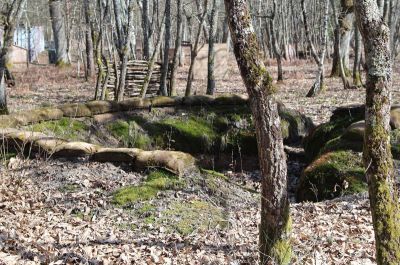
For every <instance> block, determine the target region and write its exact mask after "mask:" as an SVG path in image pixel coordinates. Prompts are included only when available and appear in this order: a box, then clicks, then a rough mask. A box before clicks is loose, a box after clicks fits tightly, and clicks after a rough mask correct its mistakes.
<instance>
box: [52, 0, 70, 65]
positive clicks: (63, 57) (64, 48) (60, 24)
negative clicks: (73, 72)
mask: <svg viewBox="0 0 400 265" xmlns="http://www.w3.org/2000/svg"><path fill="white" fill-rule="evenodd" d="M49 4H50V18H51V24H52V28H53V36H54V43H55V48H56V59H57V61H56V65H57V66H61V67H63V66H66V65H69V64H70V62H69V58H68V40H67V35H66V32H65V19H64V4H63V1H62V0H50V2H49Z"/></svg>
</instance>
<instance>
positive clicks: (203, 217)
mask: <svg viewBox="0 0 400 265" xmlns="http://www.w3.org/2000/svg"><path fill="white" fill-rule="evenodd" d="M162 216H163V217H162V220H161V222H162V223H166V224H168V227H167V229H168V230H171V231H170V232H173V231H176V232H178V233H180V234H182V235H189V234H191V233H193V232H195V231H196V232H204V231H207V230H209V229H215V228H217V227H218V228H225V227H226V225H227V224H228V221H227V217H226V216H225V215H224V211H223V209H221V208H219V207H216V206H214V205H212V204H211V203H209V202H206V201H202V200H192V201H190V202H185V203H182V202H173V203H172V204H170V205H169V207H168V209H167V210H165V211H163V213H162Z"/></svg>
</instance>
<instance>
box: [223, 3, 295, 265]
mask: <svg viewBox="0 0 400 265" xmlns="http://www.w3.org/2000/svg"><path fill="white" fill-rule="evenodd" d="M225 8H226V14H227V17H228V20H229V26H230V30H231V35H232V41H233V44H234V53H235V56H236V60H237V63H238V66H239V69H240V73H241V76H242V78H243V81H244V83H245V86H246V89H247V92H248V94H249V101H250V107H251V110H252V113H253V117H254V121H255V127H256V136H257V143H258V154H259V162H260V169H261V174H262V182H261V225H260V242H259V243H260V245H259V250H260V261H261V264H288V263H289V262H290V256H291V246H290V240H289V231H290V223H291V222H290V214H289V202H288V195H287V182H286V171H287V168H286V155H285V152H284V149H283V141H282V132H281V129H280V118H279V115H278V106H277V103H276V101H275V99H274V96H273V94H274V87H273V84H272V78H271V76H270V74H269V73H268V71H267V69H266V67H265V65H264V63H263V60H262V56H261V51H260V48H259V45H258V42H257V36H256V34H255V32H254V28H253V26H252V23H251V16H250V12H249V9H248V7H247V1H244V0H225Z"/></svg>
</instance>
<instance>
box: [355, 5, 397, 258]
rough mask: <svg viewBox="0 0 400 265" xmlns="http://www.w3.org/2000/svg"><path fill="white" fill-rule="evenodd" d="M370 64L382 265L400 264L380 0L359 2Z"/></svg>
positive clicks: (369, 159)
mask: <svg viewBox="0 0 400 265" xmlns="http://www.w3.org/2000/svg"><path fill="white" fill-rule="evenodd" d="M355 3H356V17H357V24H358V27H359V29H360V32H361V34H362V36H363V40H364V49H365V56H366V61H367V68H368V70H367V71H368V73H367V83H366V90H367V93H366V105H365V126H366V128H365V137H364V165H365V168H366V178H367V181H368V188H369V199H370V205H371V214H372V222H373V225H374V231H375V247H376V262H377V264H378V265H387V264H400V236H399V235H400V207H399V193H398V190H397V188H396V183H395V178H394V171H393V160H392V154H391V149H390V136H389V133H390V125H389V121H390V104H391V93H390V90H391V89H392V59H391V56H390V49H389V41H390V30H389V28H388V27H387V25H386V23H385V22H384V21H383V18H382V15H381V13H380V11H379V8H378V6H377V4H376V0H356V2H355Z"/></svg>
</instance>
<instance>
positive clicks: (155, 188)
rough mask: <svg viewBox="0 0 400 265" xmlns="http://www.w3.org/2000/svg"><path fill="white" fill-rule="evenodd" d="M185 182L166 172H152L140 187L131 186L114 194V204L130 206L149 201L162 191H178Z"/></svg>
mask: <svg viewBox="0 0 400 265" xmlns="http://www.w3.org/2000/svg"><path fill="white" fill-rule="evenodd" d="M184 184H185V182H184V181H183V180H182V179H180V178H179V177H178V176H176V175H174V174H172V173H170V172H168V171H164V170H157V171H152V172H151V173H150V174H149V175H148V176H147V178H146V180H145V181H144V182H143V183H141V184H140V185H139V186H129V187H124V188H121V189H119V190H117V191H115V192H114V194H113V200H112V201H113V203H114V204H116V205H118V206H124V207H126V206H129V205H131V204H133V203H136V202H138V201H147V200H150V199H153V198H155V197H156V196H157V194H158V193H159V192H160V191H165V190H171V189H178V188H182V186H184Z"/></svg>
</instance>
